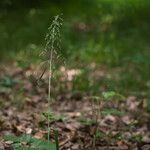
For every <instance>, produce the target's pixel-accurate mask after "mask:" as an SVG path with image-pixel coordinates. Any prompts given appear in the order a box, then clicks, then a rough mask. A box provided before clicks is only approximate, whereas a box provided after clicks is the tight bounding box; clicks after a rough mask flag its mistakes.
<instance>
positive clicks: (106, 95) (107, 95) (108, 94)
mask: <svg viewBox="0 0 150 150" xmlns="http://www.w3.org/2000/svg"><path fill="white" fill-rule="evenodd" d="M102 95H103V97H104V98H105V99H106V100H107V99H110V98H113V97H114V96H117V97H119V98H121V99H122V100H124V99H125V97H124V96H123V95H121V94H119V93H117V92H115V91H108V92H103V93H102Z"/></svg>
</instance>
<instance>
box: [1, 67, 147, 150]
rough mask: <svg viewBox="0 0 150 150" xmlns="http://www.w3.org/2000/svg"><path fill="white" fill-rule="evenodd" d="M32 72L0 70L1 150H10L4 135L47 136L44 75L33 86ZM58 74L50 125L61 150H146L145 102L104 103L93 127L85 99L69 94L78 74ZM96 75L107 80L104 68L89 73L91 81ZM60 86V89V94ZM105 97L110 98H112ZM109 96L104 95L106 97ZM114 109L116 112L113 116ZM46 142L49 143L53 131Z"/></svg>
mask: <svg viewBox="0 0 150 150" xmlns="http://www.w3.org/2000/svg"><path fill="white" fill-rule="evenodd" d="M33 68H34V67H32V66H31V67H28V68H25V69H21V68H18V67H16V66H11V67H4V68H2V69H1V71H0V74H1V75H0V81H1V82H0V83H1V84H0V89H1V90H0V106H1V110H0V138H1V142H0V149H5V150H14V148H13V147H12V142H11V141H7V140H4V139H3V137H4V136H5V135H16V136H22V135H24V134H25V135H32V136H33V137H35V138H37V139H46V137H47V129H46V127H47V121H46V118H45V116H44V115H43V113H45V112H46V111H45V110H46V108H47V97H46V95H47V91H48V89H47V86H46V85H47V79H46V77H47V76H46V73H45V75H44V78H43V79H41V81H40V82H41V83H40V85H39V86H37V85H36V84H35V83H34V81H33V80H31V79H30V78H29V75H31V74H32V73H33V72H34V69H33ZM39 72H40V70H39ZM59 72H60V73H58V74H59V76H58V79H57V82H55V81H53V85H52V93H54V94H52V97H53V102H52V104H51V110H52V114H51V115H52V116H51V117H52V118H51V122H50V124H51V127H52V128H56V129H57V130H58V133H59V146H60V149H61V150H91V149H94V148H95V149H97V150H99V149H100V150H104V149H114V150H115V149H116V150H117V149H118V150H121V149H123V150H126V149H143V150H148V149H150V144H149V143H150V117H149V112H148V111H146V108H147V106H148V104H147V102H146V100H145V99H146V98H143V99H142V100H141V98H140V100H139V99H138V97H136V96H134V95H129V96H128V97H127V98H126V100H125V101H120V102H117V101H115V100H114V101H113V103H112V102H108V104H107V106H108V108H107V109H106V110H105V105H106V104H105V103H104V104H103V105H102V107H104V108H101V109H102V111H100V112H101V116H100V118H98V119H97V121H96V122H95V120H93V118H95V116H93V113H92V111H93V110H92V107H91V100H90V99H91V97H90V95H89V94H88V93H78V92H76V93H74V92H73V91H72V89H73V80H74V79H75V77H76V76H78V75H80V74H81V71H80V69H70V70H69V69H65V68H64V67H60V69H59ZM66 74H67V76H66ZM95 75H96V78H98V76H99V77H100V78H102V79H103V78H104V77H105V76H106V77H107V76H108V77H109V78H110V73H107V71H106V69H104V71H102V70H101V72H100V71H99V70H98V68H97V69H96V70H95V74H94V73H93V72H91V76H92V77H93V76H95ZM89 76H90V75H89ZM58 82H59V83H58ZM60 86H62V87H63V88H64V89H63V90H61V88H62V87H60ZM104 88H105V87H102V89H104ZM109 95H113V96H114V95H115V93H113V92H111V93H109ZM109 95H106V93H105V97H106V98H108V96H109ZM115 107H118V108H119V109H120V111H113V109H114V108H115ZM47 115H49V114H47ZM97 124H98V125H97ZM51 139H52V141H53V140H54V133H53V132H52V133H51ZM94 139H95V140H94ZM93 143H95V144H94V145H93ZM21 144H23V143H21ZM24 144H25V143H24Z"/></svg>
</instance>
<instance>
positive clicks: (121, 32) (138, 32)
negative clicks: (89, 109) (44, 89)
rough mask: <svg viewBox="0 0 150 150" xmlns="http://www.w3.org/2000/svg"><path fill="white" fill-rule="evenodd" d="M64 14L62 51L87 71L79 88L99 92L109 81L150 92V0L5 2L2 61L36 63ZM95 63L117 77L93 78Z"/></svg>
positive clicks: (122, 88) (0, 14)
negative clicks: (49, 31)
mask: <svg viewBox="0 0 150 150" xmlns="http://www.w3.org/2000/svg"><path fill="white" fill-rule="evenodd" d="M61 13H63V19H64V23H63V27H62V54H63V56H64V58H65V59H66V62H67V63H68V64H69V65H70V66H71V67H76V68H81V69H82V75H80V76H79V77H77V78H76V80H75V83H74V90H80V91H86V92H88V91H90V92H92V93H98V92H99V89H100V88H99V87H101V86H102V85H105V86H107V89H108V90H109V89H110V90H117V91H119V92H123V93H126V91H127V92H128V93H129V91H130V92H131V93H134V94H135V93H136V94H137V95H138V94H139V92H140V93H143V94H144V95H145V94H146V95H147V94H149V93H150V78H149V77H150V71H149V66H150V28H149V27H150V26H149V25H150V1H149V0H75V1H74V0H1V1H0V20H1V21H0V59H1V61H5V62H7V61H10V60H15V61H17V62H18V64H20V62H23V64H22V63H21V65H28V64H30V63H31V62H34V61H36V60H37V59H38V55H37V54H38V53H39V51H41V50H42V49H43V48H44V44H45V41H44V38H45V34H46V32H47V28H48V26H49V25H50V23H51V20H52V19H53V16H55V15H57V14H61ZM92 63H95V64H96V65H97V66H98V65H101V66H102V65H104V66H106V67H107V70H109V71H110V76H111V77H104V78H103V80H101V79H92V81H91V79H89V74H90V73H91V71H92V70H91V69H90V67H88V66H89V65H90V64H92ZM117 68H118V69H117ZM119 69H120V70H121V71H118V70H119ZM89 80H90V83H89ZM81 81H82V86H81V84H80V83H81Z"/></svg>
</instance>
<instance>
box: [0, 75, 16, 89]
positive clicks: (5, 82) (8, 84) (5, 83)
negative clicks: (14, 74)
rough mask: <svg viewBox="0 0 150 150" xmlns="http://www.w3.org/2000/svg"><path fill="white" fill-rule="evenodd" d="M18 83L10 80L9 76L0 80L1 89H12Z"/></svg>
mask: <svg viewBox="0 0 150 150" xmlns="http://www.w3.org/2000/svg"><path fill="white" fill-rule="evenodd" d="M17 82H18V81H17V80H14V79H12V78H10V77H9V76H5V77H4V78H2V79H0V86H3V87H13V86H14V85H15V84H16V83H17Z"/></svg>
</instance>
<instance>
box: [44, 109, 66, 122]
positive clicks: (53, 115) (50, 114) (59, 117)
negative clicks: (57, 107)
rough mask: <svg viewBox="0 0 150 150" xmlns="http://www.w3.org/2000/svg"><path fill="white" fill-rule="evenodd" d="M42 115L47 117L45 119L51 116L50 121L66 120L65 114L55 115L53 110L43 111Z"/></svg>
mask: <svg viewBox="0 0 150 150" xmlns="http://www.w3.org/2000/svg"><path fill="white" fill-rule="evenodd" d="M42 115H43V116H44V117H45V119H47V118H49V121H50V122H53V121H62V122H64V121H65V120H66V118H65V116H64V115H59V116H58V115H55V114H54V113H53V112H52V111H49V112H48V113H47V112H43V113H42Z"/></svg>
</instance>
